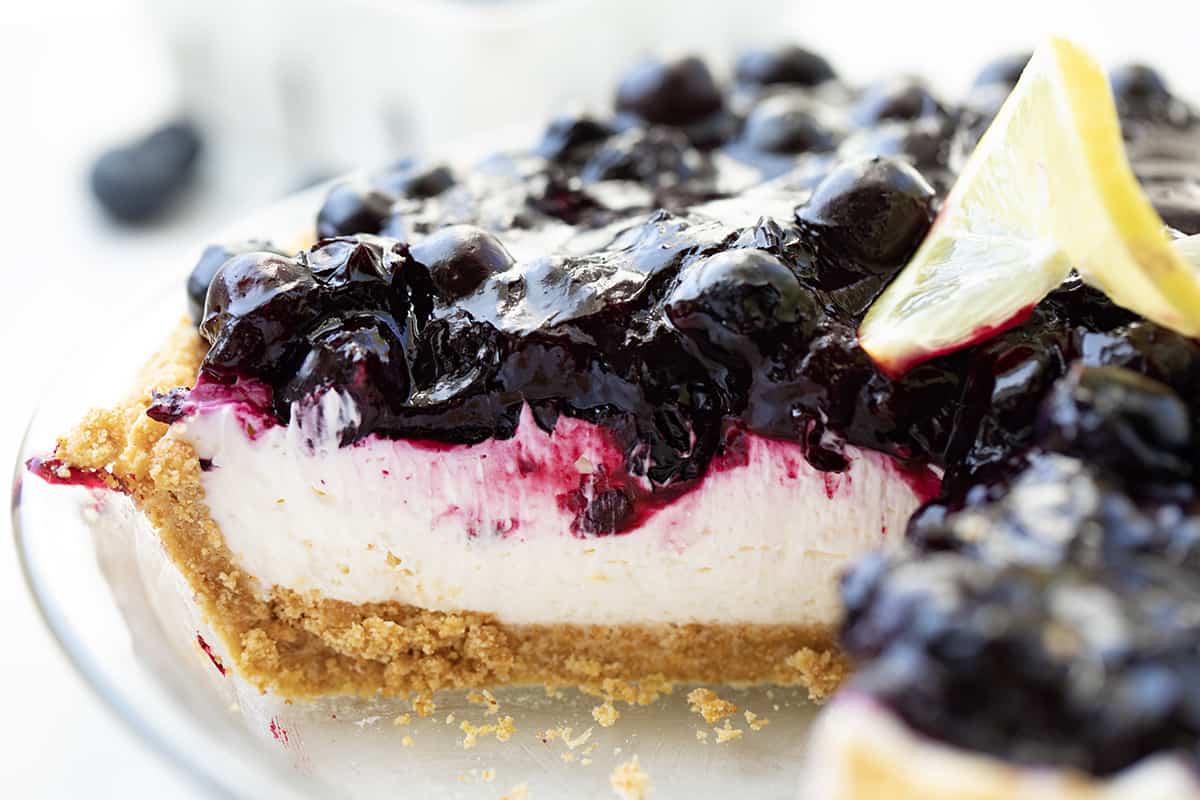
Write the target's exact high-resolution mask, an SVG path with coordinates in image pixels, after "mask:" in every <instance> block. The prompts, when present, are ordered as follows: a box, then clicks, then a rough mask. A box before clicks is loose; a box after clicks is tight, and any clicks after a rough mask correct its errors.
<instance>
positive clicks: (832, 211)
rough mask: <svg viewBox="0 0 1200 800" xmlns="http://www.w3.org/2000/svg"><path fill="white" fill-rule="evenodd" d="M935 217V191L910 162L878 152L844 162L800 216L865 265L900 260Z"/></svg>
mask: <svg viewBox="0 0 1200 800" xmlns="http://www.w3.org/2000/svg"><path fill="white" fill-rule="evenodd" d="M933 217H934V191H933V187H931V186H930V185H929V182H928V181H926V180H925V178H923V177H922V176H921V173H920V172H918V171H917V170H916V169H915V168H914V167H913V166H912V165H911V164H909V163H908V162H907V161H904V160H901V159H898V158H884V157H882V156H876V157H872V158H865V159H859V160H856V161H850V162H846V163H844V164H841V165H840V166H838V167H837V168H836V169H834V170H833V171H832V172H830V173H829V174H828V175H827V176H825V178H824V180H822V181H821V183H820V184H818V185H817V188H816V189H815V190H814V191H813V194H812V197H811V198H809V201H808V202H807V203H806V204H805V205H803V206H801V207H799V208H797V209H796V219H797V220H798V221H799V222H800V223H801V225H802V226H804V227H805V228H807V229H808V230H810V231H812V232H813V233H814V234H815V235H817V236H818V237H821V238H824V239H827V240H828V241H829V244H830V245H832V246H833V248H834V249H836V250H838V251H840V252H841V253H843V254H844V255H846V256H847V257H849V258H850V259H852V260H853V261H854V262H856V263H857V265H858V266H859V267H861V268H862V269H863V271H864V272H881V271H887V270H888V269H889V268H895V267H899V266H901V265H902V264H903V263H904V261H905V260H906V259H907V258H908V257H909V256H910V255H912V253H913V251H914V250H915V249H916V247H917V245H918V244H920V242H921V239H923V238H924V236H925V233H926V231H928V230H929V226H930V225H931V224H932V223H933Z"/></svg>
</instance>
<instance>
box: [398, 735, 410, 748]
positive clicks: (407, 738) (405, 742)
mask: <svg viewBox="0 0 1200 800" xmlns="http://www.w3.org/2000/svg"><path fill="white" fill-rule="evenodd" d="M400 746H401V747H412V746H413V738H412V737H411V736H405V737H404V738H403V739H401V740H400Z"/></svg>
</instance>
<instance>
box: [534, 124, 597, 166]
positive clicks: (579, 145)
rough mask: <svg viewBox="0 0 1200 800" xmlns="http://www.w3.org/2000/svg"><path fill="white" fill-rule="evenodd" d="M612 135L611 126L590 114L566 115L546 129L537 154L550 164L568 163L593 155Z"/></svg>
mask: <svg viewBox="0 0 1200 800" xmlns="http://www.w3.org/2000/svg"><path fill="white" fill-rule="evenodd" d="M613 133H615V131H614V130H613V128H612V126H611V125H609V124H608V123H607V122H603V121H601V120H598V119H596V118H595V117H593V116H591V115H589V114H564V115H562V116H559V117H557V118H555V119H554V120H553V121H552V122H551V123H550V125H549V126H547V128H546V132H545V133H543V134H542V141H541V142H540V143H539V144H538V146H537V147H536V148H535V150H534V152H536V153H537V154H538V155H539V156H541V157H542V158H545V159H548V160H550V161H557V162H560V163H569V162H572V161H575V160H577V159H578V158H579V157H580V156H585V155H587V154H588V153H590V152H591V151H592V150H594V149H595V146H596V145H598V144H599V143H600V142H603V141H604V140H605V139H607V138H608V137H610V136H612V135H613Z"/></svg>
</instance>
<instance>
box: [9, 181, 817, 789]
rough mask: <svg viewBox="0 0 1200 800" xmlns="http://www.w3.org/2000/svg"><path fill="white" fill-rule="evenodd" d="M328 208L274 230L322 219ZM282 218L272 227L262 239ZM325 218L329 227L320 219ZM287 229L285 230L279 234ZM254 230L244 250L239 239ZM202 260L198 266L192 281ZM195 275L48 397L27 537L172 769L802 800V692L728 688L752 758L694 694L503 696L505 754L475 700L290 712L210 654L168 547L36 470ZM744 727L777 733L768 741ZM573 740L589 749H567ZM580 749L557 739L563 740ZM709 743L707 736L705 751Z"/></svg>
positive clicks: (94, 670) (24, 554) (115, 503)
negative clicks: (605, 716)
mask: <svg viewBox="0 0 1200 800" xmlns="http://www.w3.org/2000/svg"><path fill="white" fill-rule="evenodd" d="M321 191H322V190H319V189H318V190H313V191H310V192H306V193H303V194H301V195H297V196H295V197H293V198H291V199H289V200H287V201H285V203H283V204H281V205H280V206H279V207H277V208H275V209H273V210H271V211H270V212H268V215H264V216H268V217H269V215H270V214H279V215H280V217H281V218H291V219H296V218H297V217H296V215H297V214H301V213H311V211H312V209H313V208H314V207H315V205H316V204H317V203H318V202H319V198H320V196H321ZM264 216H258V217H256V218H255V220H256V223H257V224H258V225H262V224H263V220H264ZM309 218H311V217H309ZM268 230H270V228H268ZM249 233H252V230H249V229H248V230H245V231H236V230H235V231H230V232H228V234H227V236H228V238H230V239H234V238H244V237H245V236H246V235H248V234H249ZM198 250H199V248H192V249H190V250H183V251H181V258H180V259H179V261H178V263H179V264H180V265H181V266H183V265H187V264H189V263H190V259H191V257H192V256H194V253H195V252H198ZM185 277H186V273H185V272H184V271H182V270H180V271H178V272H177V273H176V274H173V275H171V276H170V280H168V281H164V282H163V284H162V285H161V286H159V287H156V288H154V289H153V291H150V292H147V293H146V294H145V295H144V296H142V297H141V299H138V300H135V301H133V302H131V304H130V307H129V308H128V309H127V310H126V312H127V313H125V314H123V315H117V316H113V315H108V316H107V319H109V320H111V319H123V320H125V321H126V323H125V325H124V327H123V328H121V327H120V326H118V329H116V330H108V331H106V332H105V335H103V336H88V335H86V332H84V331H80V332H79V336H78V338H77V342H78V344H77V346H76V348H75V349H74V351H73V352H72V353H71V354H70V355H69V356H68V357H67V358H66V359H65V361H64V365H63V368H62V369H61V370H59V373H58V374H59V375H60V376H69V378H70V381H69V383H68V382H67V381H66V380H64V379H61V378H60V380H59V382H58V383H57V384H56V385H52V386H50V387H48V388H47V390H46V392H45V394H44V397H43V398H42V402H41V403H40V405H39V409H38V411H37V413H36V414H35V416H34V417H33V419H32V420H31V422H30V423H29V427H28V430H27V432H26V436H25V439H24V442H23V444H22V447H21V452H20V454H19V458H18V461H17V464H16V469H15V473H14V481H13V492H12V514H13V529H14V531H15V532H16V539H17V547H18V551H19V555H20V559H21V561H22V564H23V568H24V571H25V575H26V578H27V579H28V583H29V586H30V589H31V590H32V592H33V594H34V596H35V598H36V601H37V604H38V606H39V608H40V610H41V613H42V615H43V617H44V618H45V621H46V624H47V625H48V626H49V627H50V629H51V631H52V632H53V635H54V636H55V637H56V638H57V640H58V642H59V643H60V644H61V646H62V648H63V650H64V652H65V653H66V655H67V657H68V658H69V659H70V660H71V662H72V663H73V664H74V665H75V667H76V668H77V669H78V671H79V672H80V674H81V675H82V676H83V678H84V679H85V681H86V682H87V683H88V684H90V686H91V687H92V688H93V689H94V690H95V691H96V693H97V694H98V695H99V696H100V698H101V699H102V700H103V701H104V702H105V703H107V704H108V705H109V706H111V707H112V708H113V709H114V710H115V711H116V712H117V714H118V715H119V716H120V718H121V719H123V720H124V722H125V723H126V724H127V725H128V726H129V727H130V728H132V729H133V730H135V731H136V732H137V733H138V734H139V735H140V736H141V737H142V738H143V739H144V740H145V741H146V742H148V743H149V744H150V745H151V746H152V747H153V748H154V749H155V750H157V751H158V752H159V753H160V754H161V755H162V756H163V757H165V758H167V759H168V760H169V761H170V762H172V763H173V764H174V765H176V766H177V767H178V768H179V769H180V770H181V771H182V772H184V773H186V774H187V775H188V776H190V777H191V778H193V779H194V780H195V781H196V783H197V784H198V785H199V786H201V787H202V788H204V789H206V790H208V791H210V792H211V793H212V794H214V795H216V796H235V797H249V798H263V797H272V798H300V797H387V798H393V799H394V798H408V797H412V798H424V797H454V798H497V797H500V796H502V795H504V794H506V793H508V792H509V791H510V790H511V789H512V788H513V787H515V786H518V785H520V784H527V786H528V793H529V796H530V797H532V798H547V797H611V796H614V795H613V794H612V789H611V788H610V786H609V775H610V773H611V772H612V770H613V769H614V768H615V767H616V766H617V765H619V764H621V763H623V762H625V761H627V760H629V759H630V758H631V757H632V756H634V755H637V756H638V758H639V761H640V764H641V766H642V769H643V770H644V771H645V772H646V773H648V775H649V777H650V782H651V787H652V793H653V794H652V796H653V797H657V798H673V797H730V796H736V795H742V796H746V797H754V798H793V797H795V796H796V790H797V783H798V780H799V771H800V762H801V757H802V754H803V748H804V740H805V732H806V730H807V727H808V724H809V722H810V721H811V719H812V716H813V714H814V711H815V708H814V706H812V704H810V703H809V702H808V700H807V693H806V692H805V691H804V690H802V689H798V688H779V687H774V688H767V687H758V688H743V689H739V688H724V689H721V690H720V694H721V696H722V697H725V698H726V699H729V700H732V701H733V702H734V703H736V704H737V705H738V707H739V709H740V710H739V712H738V714H737V715H735V716H734V717H732V718H731V720H732V723H733V727H735V728H739V729H742V730H743V731H744V734H743V735H742V736H741V738H740V739H736V740H732V741H726V742H721V743H718V742H717V736H716V734H715V733H714V732H713V731H712V728H713V727H714V726H711V725H706V724H705V723H704V721H703V720H702V719H701V718H700V716H699V715H698V714H696V713H694V712H692V711H690V710H689V709H688V704H687V702H686V700H685V695H686V694H687V687H676V689H675V691H674V693H673V694H672V695H670V696H668V697H665V698H661V699H659V700H658V701H656V702H655V703H653V704H652V705H650V706H647V707H632V708H631V707H627V706H625V705H623V704H619V705H618V708H619V710H620V712H621V718H620V719H619V720H617V722H616V724H615V725H613V726H612V727H608V728H604V727H601V726H600V725H599V724H597V723H596V722H595V721H594V720H593V718H592V714H591V710H592V708H593V707H595V706H596V705H597V703H598V702H599V701H598V700H597V699H596V698H593V697H588V696H584V695H582V694H581V693H579V692H577V691H575V690H565V689H564V690H561V691H560V692H558V693H556V694H555V695H553V696H549V695H548V694H547V692H546V691H545V690H544V689H541V688H537V689H532V688H524V689H507V690H497V691H496V692H495V697H496V699H497V700H498V701H499V703H500V713H499V716H505V715H511V716H512V718H513V722H514V724H515V727H516V731H515V733H514V734H513V735H512V737H511V738H510V739H509V740H508V741H505V742H499V741H496V740H495V738H494V737H490V736H488V737H480V738H479V740H478V742H477V743H476V744H475V745H474V746H473V747H470V748H467V747H465V746H464V744H465V743H464V734H463V732H462V730H460V727H459V726H460V724H461V723H462V722H463V721H464V720H466V721H469V722H470V723H472V724H474V725H477V726H478V725H482V724H485V723H487V722H494V721H495V720H496V718H497V716H496V715H491V716H489V715H487V713H486V711H487V709H486V708H484V707H483V706H480V705H476V704H472V703H470V702H468V701H467V697H466V693H465V692H443V693H440V694H438V695H436V696H435V698H434V700H435V702H436V706H437V707H436V711H435V713H434V714H433V715H432V716H430V717H427V718H420V717H418V716H417V715H416V714H413V715H412V721H411V723H409V724H407V725H396V724H394V720H395V719H396V718H397V717H398V716H399V715H401V714H403V713H405V712H408V711H410V709H411V706H410V704H409V703H408V702H407V701H399V700H382V699H357V698H330V699H325V700H321V701H318V702H312V703H299V702H297V703H292V704H290V703H286V702H284V701H282V700H281V699H279V698H277V697H275V696H273V695H271V694H262V693H260V692H259V691H258V690H256V689H254V688H252V687H251V686H249V685H248V684H246V683H245V682H243V681H242V680H241V679H240V678H238V677H237V676H236V675H234V674H232V673H229V674H222V672H221V671H219V670H218V669H217V666H216V663H217V662H216V661H215V660H214V659H212V658H210V656H209V655H208V654H206V653H205V652H204V650H203V649H202V647H201V644H202V643H206V644H211V646H212V648H213V649H214V651H215V652H214V653H213V655H214V656H215V657H216V659H218V660H219V659H220V651H219V647H218V642H217V639H216V637H215V636H213V635H211V633H210V632H209V629H208V626H207V625H206V624H205V622H204V621H203V619H202V618H201V616H200V614H199V612H198V610H197V608H196V606H195V604H194V602H193V599H192V595H191V592H190V590H189V589H188V587H187V585H186V584H185V583H184V581H183V579H182V577H181V575H180V574H179V573H178V572H177V571H176V570H175V568H174V566H173V565H172V564H171V563H170V561H169V560H167V558H166V557H165V555H164V554H163V552H162V550H161V548H160V546H159V544H158V541H157V538H156V536H155V534H154V531H153V529H152V528H151V526H150V525H149V523H148V522H147V521H146V520H145V519H144V518H143V517H142V516H141V515H140V514H139V513H138V512H137V511H135V509H134V508H133V505H132V503H131V501H130V500H129V499H128V498H127V497H125V496H123V495H120V494H116V493H112V492H107V491H99V490H89V489H85V488H79V487H69V486H57V485H50V484H47V483H45V482H44V481H42V480H41V479H39V478H36V477H34V476H32V475H30V474H28V473H27V472H26V471H25V470H24V466H23V465H24V463H25V461H26V460H27V459H28V458H30V457H31V456H33V455H37V454H44V453H46V452H47V451H48V450H50V449H51V448H52V447H53V444H54V441H55V437H56V436H58V435H60V434H62V433H64V432H65V431H67V430H68V429H69V428H70V426H71V425H72V424H73V423H74V422H75V421H77V420H78V419H79V418H80V416H81V415H82V414H83V412H84V411H86V409H87V408H89V407H95V406H101V405H105V404H108V403H111V402H113V401H115V400H116V399H118V398H119V397H120V396H122V395H123V394H124V393H125V392H126V391H127V390H128V389H129V387H130V383H131V381H132V380H133V376H134V375H135V373H136V371H137V369H138V367H139V366H140V364H141V363H142V362H143V361H144V360H145V359H146V358H148V357H149V355H150V354H151V353H152V352H153V351H154V349H155V348H156V347H157V345H158V344H159V343H160V342H161V341H163V340H164V339H165V337H166V335H167V333H168V332H169V331H170V330H171V329H172V326H173V325H175V324H176V323H177V321H178V320H179V318H180V317H181V316H182V315H183V314H184V313H185V307H184V299H185V295H184V292H183V281H184V278H185ZM741 710H750V711H753V712H754V713H755V714H757V715H758V716H759V717H765V718H767V719H768V720H769V725H767V726H765V727H762V728H761V729H760V730H752V729H751V727H750V726H749V725H747V724H746V720H745V719H744V718H743V716H742V711H741ZM567 728H569V729H570V732H569V733H566V729H567ZM556 729H557V730H559V731H561V732H562V733H564V734H566V735H562V734H560V735H558V736H550V737H548V736H545V735H539V734H542V733H543V732H544V731H547V730H556ZM697 731H705V732H706V733H707V741H706V742H702V741H700V740H699V738H698V736H697Z"/></svg>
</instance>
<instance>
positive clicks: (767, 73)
mask: <svg viewBox="0 0 1200 800" xmlns="http://www.w3.org/2000/svg"><path fill="white" fill-rule="evenodd" d="M734 75H735V76H736V78H737V81H738V83H743V84H752V85H757V86H768V85H771V84H778V83H785V84H792V85H795V86H816V85H818V84H821V83H824V82H825V81H828V80H832V79H833V78H834V77H836V76H835V74H834V72H833V67H831V66H829V62H828V61H826V60H825V59H824V58H822V57H821V56H819V55H817V54H816V53H814V52H812V51H811V50H806V49H804V48H803V47H797V46H795V45H790V46H785V47H777V48H775V49H773V50H752V51H750V52H747V53H744V54H743V55H742V56H741V58H739V59H738V61H737V67H736V69H735V70H734Z"/></svg>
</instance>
